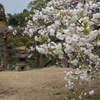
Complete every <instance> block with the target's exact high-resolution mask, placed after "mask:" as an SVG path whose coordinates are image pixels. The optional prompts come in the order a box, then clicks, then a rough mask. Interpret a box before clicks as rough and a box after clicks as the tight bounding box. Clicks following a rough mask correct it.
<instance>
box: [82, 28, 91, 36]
mask: <svg viewBox="0 0 100 100" xmlns="http://www.w3.org/2000/svg"><path fill="white" fill-rule="evenodd" d="M82 32H83V33H84V35H88V34H89V33H90V30H89V29H86V28H84V30H83V31H82Z"/></svg>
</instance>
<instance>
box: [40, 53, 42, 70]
mask: <svg viewBox="0 0 100 100" xmlns="http://www.w3.org/2000/svg"><path fill="white" fill-rule="evenodd" d="M40 68H42V54H40Z"/></svg>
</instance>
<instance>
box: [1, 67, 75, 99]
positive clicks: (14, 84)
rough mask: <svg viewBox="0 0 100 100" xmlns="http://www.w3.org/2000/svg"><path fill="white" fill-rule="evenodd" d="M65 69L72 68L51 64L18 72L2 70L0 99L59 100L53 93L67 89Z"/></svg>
mask: <svg viewBox="0 0 100 100" xmlns="http://www.w3.org/2000/svg"><path fill="white" fill-rule="evenodd" d="M65 70H66V71H70V70H74V69H70V68H56V67H55V66H53V67H49V68H43V69H33V70H29V71H19V72H17V71H2V72H0V100H60V98H59V97H58V96H56V95H55V94H56V93H62V92H66V91H67V88H66V87H65V84H66V81H65V80H64V77H65V73H64V71H65ZM53 88H54V90H53Z"/></svg>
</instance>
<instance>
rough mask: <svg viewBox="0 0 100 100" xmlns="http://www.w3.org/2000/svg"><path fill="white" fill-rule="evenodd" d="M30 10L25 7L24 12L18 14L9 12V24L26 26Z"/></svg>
mask: <svg viewBox="0 0 100 100" xmlns="http://www.w3.org/2000/svg"><path fill="white" fill-rule="evenodd" d="M29 14H30V12H29V11H28V10H27V9H24V10H23V12H22V13H18V14H14V15H12V14H10V13H9V14H8V16H9V25H12V26H15V27H17V26H20V27H24V26H25V25H26V21H25V17H27V16H29Z"/></svg>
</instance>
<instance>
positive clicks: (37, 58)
mask: <svg viewBox="0 0 100 100" xmlns="http://www.w3.org/2000/svg"><path fill="white" fill-rule="evenodd" d="M36 54H37V57H36V60H37V68H39V52H38V51H36Z"/></svg>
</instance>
